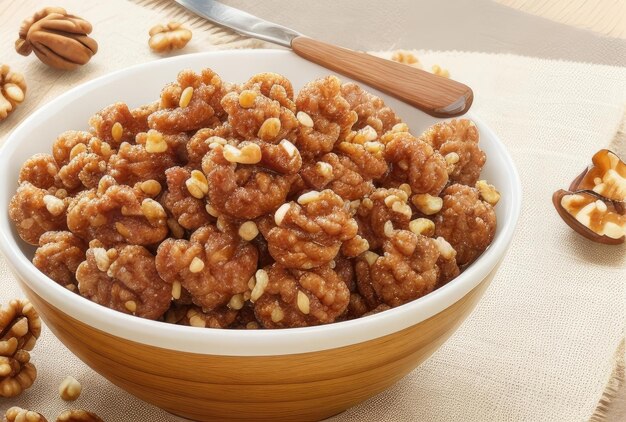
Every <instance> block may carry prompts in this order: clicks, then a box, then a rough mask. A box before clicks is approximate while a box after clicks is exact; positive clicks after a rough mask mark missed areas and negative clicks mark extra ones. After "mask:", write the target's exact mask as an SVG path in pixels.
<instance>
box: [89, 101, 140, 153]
mask: <svg viewBox="0 0 626 422" xmlns="http://www.w3.org/2000/svg"><path fill="white" fill-rule="evenodd" d="M89 126H91V128H92V131H93V133H94V134H95V136H97V137H98V138H100V139H101V140H103V141H104V142H106V143H108V144H109V145H111V146H112V147H113V148H118V147H119V146H120V144H121V143H122V142H133V141H134V140H135V136H136V135H137V134H138V133H139V132H142V131H144V130H145V123H144V122H142V120H141V119H135V116H133V114H132V113H131V111H130V110H129V109H128V106H127V105H126V104H125V103H114V104H111V105H110V106H107V107H105V108H103V109H102V110H100V111H99V112H97V113H96V114H94V115H93V116H92V117H91V118H90V119H89Z"/></svg>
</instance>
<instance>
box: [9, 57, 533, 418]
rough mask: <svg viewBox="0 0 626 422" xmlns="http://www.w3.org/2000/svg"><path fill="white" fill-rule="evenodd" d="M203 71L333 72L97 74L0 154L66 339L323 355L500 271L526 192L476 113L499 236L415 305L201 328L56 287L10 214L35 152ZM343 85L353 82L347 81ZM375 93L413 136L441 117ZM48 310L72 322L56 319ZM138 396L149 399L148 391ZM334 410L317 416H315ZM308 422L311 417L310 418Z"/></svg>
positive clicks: (269, 64) (20, 262)
mask: <svg viewBox="0 0 626 422" xmlns="http://www.w3.org/2000/svg"><path fill="white" fill-rule="evenodd" d="M204 67H210V68H212V69H214V70H215V71H217V73H218V74H220V75H221V76H222V77H223V78H224V79H225V80H228V81H233V82H234V81H236V82H243V81H245V80H247V79H248V78H249V77H250V76H251V75H253V74H255V73H259V72H268V71H271V72H277V73H281V74H284V75H286V76H287V77H288V78H289V79H290V80H291V81H292V83H293V85H294V88H295V89H296V90H297V89H299V88H300V87H302V86H303V84H305V83H306V82H308V81H310V80H312V79H315V78H317V77H321V76H325V75H328V74H329V73H331V72H330V71H328V70H327V69H324V68H322V67H320V66H317V65H315V64H313V63H310V62H308V61H305V60H303V59H301V58H299V57H298V56H296V55H295V54H293V53H291V52H288V51H279V50H239V51H223V52H210V53H200V54H193V55H186V56H177V57H173V58H169V59H164V60H159V61H154V62H150V63H145V64H142V65H138V66H133V67H131V68H128V69H124V70H121V71H118V72H114V73H111V74H109V75H106V76H103V77H100V78H97V79H95V80H93V81H91V82H88V83H86V84H83V85H81V86H79V87H76V88H74V89H72V90H70V91H68V92H67V93H65V94H64V95H62V96H60V97H58V98H56V99H54V100H52V101H51V102H50V103H48V104H46V105H45V106H43V107H42V108H40V109H39V110H38V111H36V112H35V113H33V114H32V115H31V116H30V117H29V118H28V119H26V120H25V121H24V122H23V123H22V124H21V125H20V126H19V127H18V128H17V129H15V130H14V131H13V133H12V134H11V135H10V136H9V138H8V139H7V141H6V143H5V144H4V146H3V147H2V149H1V150H0V248H1V250H2V252H3V253H4V255H5V257H6V259H7V262H8V263H9V266H10V267H11V269H12V270H13V272H14V273H15V274H16V276H17V278H18V279H19V280H20V281H21V282H22V283H23V286H24V288H25V291H26V293H27V295H28V296H29V297H30V298H31V300H33V302H35V304H36V305H37V304H39V305H40V306H38V308H39V309H40V312H41V313H42V315H43V317H44V319H45V320H46V321H47V322H48V325H49V326H50V327H51V328H52V329H53V331H55V332H56V334H57V335H58V336H59V337H60V338H61V340H63V341H66V336H64V335H63V334H62V333H61V332H60V331H61V330H62V329H61V328H60V327H62V326H63V323H61V322H60V321H66V322H67V320H71V321H79V322H80V323H82V324H83V325H84V326H86V327H91V328H93V329H95V330H94V331H95V332H100V333H106V334H108V335H110V336H114V337H115V338H116V339H119V340H120V341H129V342H132V344H134V345H142V346H146V347H156V348H159V349H164V350H168V351H172V352H182V353H187V354H192V355H206V356H213V357H219V356H230V357H242V358H246V357H250V358H259V357H276V356H287V355H293V354H313V355H314V354H315V353H316V352H322V351H327V352H330V351H332V350H341V348H344V347H352V346H357V345H363V344H367V343H368V342H371V341H375V340H377V339H381V338H385V337H386V336H393V335H394V334H397V333H399V332H401V331H403V330H405V329H409V328H411V327H416V326H419V325H420V324H421V323H422V322H424V321H426V320H428V319H429V318H431V317H433V316H435V315H437V314H440V313H441V312H442V311H444V310H446V309H448V308H450V307H452V306H453V305H455V304H457V302H459V301H460V300H461V299H463V298H464V297H465V296H466V295H468V293H470V292H472V291H473V290H475V289H476V288H477V286H479V284H481V282H483V281H485V280H487V279H489V278H490V277H489V275H490V274H491V275H493V272H494V271H495V268H496V267H497V265H498V264H499V262H500V261H501V260H502V258H503V256H504V254H505V252H506V250H507V248H508V246H509V244H510V242H511V239H512V236H513V231H514V229H515V226H516V223H517V219H518V216H519V212H520V206H521V187H520V181H519V177H518V174H517V171H516V169H515V165H514V163H513V162H512V160H511V157H510V156H509V154H508V153H507V151H506V148H505V147H504V145H503V144H502V142H501V141H500V140H499V139H498V137H497V136H496V134H495V133H493V131H492V130H491V129H489V127H487V126H486V125H485V124H483V123H482V122H481V121H480V119H478V118H477V117H476V116H474V115H472V114H471V113H469V114H468V115H467V116H466V117H468V118H471V119H472V120H474V121H475V122H476V124H477V126H478V129H479V132H480V146H481V148H482V149H483V150H484V151H485V152H486V154H487V157H488V158H487V164H486V165H485V168H484V170H483V175H482V177H483V178H486V179H487V180H489V181H490V182H492V183H494V184H495V185H496V186H497V187H498V189H499V190H500V192H501V194H502V198H501V200H500V203H499V204H498V206H497V207H496V213H497V217H498V228H497V231H496V235H495V239H494V241H493V243H492V244H491V246H490V247H489V248H488V249H487V251H485V253H484V254H483V255H482V256H481V257H480V258H479V259H478V260H477V261H476V262H474V263H473V264H472V265H471V266H470V267H469V268H468V269H467V270H466V271H465V272H463V273H462V274H461V275H460V276H459V277H458V278H456V279H455V280H454V281H453V282H451V283H449V284H447V285H445V286H443V287H442V288H440V289H438V290H436V291H435V292H433V293H430V294H428V295H426V296H424V297H422V298H420V299H418V300H415V301H413V302H411V303H408V304H406V305H403V306H400V307H398V308H395V309H393V310H391V311H388V312H383V313H379V314H376V315H372V316H369V317H366V318H361V319H356V320H352V321H346V322H341V323H336V324H330V325H325V326H318V327H308V328H298V329H289V330H261V331H240V330H216V329H197V328H194V327H184V326H178V325H171V324H165V323H160V322H155V321H148V320H145V319H141V318H136V317H132V316H129V315H126V314H123V313H120V312H116V311H113V310H110V309H107V308H105V307H102V306H100V305H97V304H95V303H92V302H90V301H88V300H87V299H84V298H82V297H80V296H78V295H76V294H74V293H71V292H70V291H68V290H66V289H64V288H63V287H61V286H59V285H57V284H56V283H54V282H51V281H50V280H49V279H48V278H47V277H46V276H45V275H43V274H42V273H40V272H39V271H38V270H37V269H36V268H35V267H34V266H33V265H32V263H31V257H32V254H33V250H34V249H33V248H32V247H30V246H28V245H26V244H25V243H24V242H22V241H21V240H20V239H19V236H18V235H17V233H16V231H15V230H14V229H13V227H12V224H11V222H10V221H9V218H8V209H7V207H8V203H9V200H10V198H11V197H12V195H13V194H14V193H15V190H16V187H17V177H18V172H19V169H20V166H21V164H22V163H23V162H24V161H25V160H26V159H27V158H28V157H30V156H31V155H33V154H35V153H40V152H50V150H51V145H52V143H53V141H54V139H55V138H56V136H57V135H58V134H60V133H61V132H63V131H65V130H69V129H86V128H87V121H88V119H89V117H90V116H91V115H92V114H94V112H96V111H98V110H99V109H101V108H103V107H104V106H106V105H109V104H111V103H113V102H116V101H125V102H126V103H127V104H128V105H129V106H130V107H135V106H139V105H141V104H145V103H148V102H150V101H153V100H155V99H156V98H158V95H159V92H160V90H161V88H162V87H163V86H164V85H165V84H166V83H168V82H171V81H172V80H174V79H175V78H176V75H177V73H178V72H179V71H180V70H181V69H184V68H192V69H194V70H199V69H202V68H204ZM342 80H348V79H347V78H343V77H342ZM371 91H372V92H374V93H375V94H376V95H379V96H381V97H382V98H384V99H385V101H386V103H387V104H388V105H389V106H391V107H392V108H393V109H394V110H395V111H396V112H397V113H398V114H399V115H400V116H401V117H402V118H403V120H404V121H405V122H406V123H408V125H409V127H410V128H411V131H412V132H413V133H420V132H421V131H422V130H423V129H425V128H426V127H428V126H429V125H431V124H433V123H435V122H436V121H438V119H435V118H433V117H430V116H428V115H426V114H424V113H422V112H420V111H418V110H416V109H414V108H412V107H410V106H407V105H406V104H404V103H401V102H399V101H397V100H395V99H393V98H391V97H389V96H388V95H385V94H382V93H380V92H377V91H376V90H371ZM486 284H487V283H485V285H486ZM478 296H480V295H478ZM48 309H50V310H52V311H50V312H54V313H55V314H60V315H62V316H63V317H62V318H61V319H57V318H56V317H54V318H53V317H52V316H51V314H50V313H49V312H48V311H47V310H48ZM467 312H469V311H467ZM467 312H463V313H459V318H458V319H459V320H462V319H463V318H462V317H464V315H466V314H467ZM456 325H458V324H454V326H455V327H456ZM452 331H454V327H451V328H450V330H449V333H451V332H452ZM447 335H449V334H447ZM447 335H446V337H447ZM66 342H67V341H66ZM74 351H75V352H76V350H74ZM432 351H434V350H432ZM432 351H430V352H429V353H428V354H430V353H432ZM77 354H78V355H79V357H81V358H82V359H83V360H85V361H86V362H87V363H89V364H90V365H92V367H94V368H95V369H97V370H99V371H100V372H102V373H103V374H104V375H105V376H107V377H109V378H110V379H112V380H113V381H114V382H116V383H117V384H118V385H122V386H124V388H127V389H128V390H129V391H131V392H133V393H135V394H137V392H136V391H134V390H133V388H128V386H127V385H125V384H124V382H122V381H120V380H119V379H117V378H116V377H115V376H114V375H112V374H110V373H107V371H106V370H103V369H102V368H101V365H98V364H97V363H94V362H93V359H90V358H89V357H88V356H87V355H89V352H88V351H85V352H83V353H81V352H78V353H77ZM86 356H87V357H86ZM423 359H424V358H420V359H419V361H422V360H423ZM416 362H417V361H416ZM417 363H419V362H417ZM417 363H415V364H414V365H413V366H415V365H416V364H417ZM408 369H409V370H410V369H411V368H408ZM404 372H407V371H406V370H405V371H404ZM396 378H397V377H396ZM379 390H380V388H378V391H379ZM137 395H139V396H140V397H142V398H144V399H147V400H150V398H149V397H146V396H145V395H143V396H142V394H137ZM362 398H365V395H364V396H363V397H361V399H362ZM152 401H153V402H155V403H157V404H159V405H161V406H163V407H165V408H167V409H169V410H172V411H174V412H176V413H178V414H181V415H187V416H189V415H191V416H192V417H196V418H198V419H202V418H204V416H203V415H202V414H200V413H198V415H195V414H192V413H188V414H185V413H184V412H181V411H180V410H179V409H177V408H174V407H172V406H170V405H168V404H167V403H166V404H164V403H163V402H162V401H161V402H160V401H158V400H156V401H155V400H152ZM168 406H169V407H168ZM334 410H337V409H334ZM334 410H333V411H334ZM327 413H328V412H326V413H323V412H322V413H318V414H316V416H315V417H318V416H324V415H326V414H327ZM215 415H217V413H215V414H213V416H211V417H217V416H215ZM307 415H308V414H307ZM301 416H302V417H303V418H307V417H308V418H310V416H306V415H305V414H304V413H302V414H301Z"/></svg>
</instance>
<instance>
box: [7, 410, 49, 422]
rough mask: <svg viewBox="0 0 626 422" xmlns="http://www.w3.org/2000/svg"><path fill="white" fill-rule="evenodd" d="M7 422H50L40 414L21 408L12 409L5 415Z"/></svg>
mask: <svg viewBox="0 0 626 422" xmlns="http://www.w3.org/2000/svg"><path fill="white" fill-rule="evenodd" d="M4 417H5V418H6V419H5V420H6V422H48V420H47V419H46V418H44V417H43V416H42V415H41V414H40V413H37V412H34V411H32V410H26V409H22V408H21V407H17V406H15V407H11V408H10V409H9V410H7V411H6V413H5V414H4Z"/></svg>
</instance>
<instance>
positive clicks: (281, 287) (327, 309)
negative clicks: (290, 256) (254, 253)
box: [253, 264, 350, 328]
mask: <svg viewBox="0 0 626 422" xmlns="http://www.w3.org/2000/svg"><path fill="white" fill-rule="evenodd" d="M255 278H256V284H259V283H260V282H262V281H261V280H263V279H264V278H266V279H267V283H266V285H265V287H264V289H263V291H262V292H261V294H260V296H258V298H256V299H255V301H254V313H255V315H256V317H257V319H258V321H259V322H260V323H261V325H262V326H263V327H265V328H290V327H306V326H311V325H318V324H328V323H330V322H334V321H335V320H336V319H337V317H339V316H340V315H342V314H343V313H344V312H345V310H346V309H347V307H348V302H349V301H350V291H349V290H348V287H347V286H346V283H345V282H344V281H343V280H342V279H341V278H340V277H339V276H338V275H337V273H335V272H334V271H333V270H332V269H331V268H330V267H329V266H328V265H324V266H321V267H318V268H315V269H312V270H308V271H301V270H294V269H288V268H285V267H283V266H281V265H279V264H273V265H272V266H271V267H268V268H265V269H264V270H259V271H258V272H257V275H256V277H255ZM264 284H265V283H264ZM255 288H256V285H255ZM253 292H254V290H253Z"/></svg>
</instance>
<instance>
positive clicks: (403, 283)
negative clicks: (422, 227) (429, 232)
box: [371, 230, 439, 307]
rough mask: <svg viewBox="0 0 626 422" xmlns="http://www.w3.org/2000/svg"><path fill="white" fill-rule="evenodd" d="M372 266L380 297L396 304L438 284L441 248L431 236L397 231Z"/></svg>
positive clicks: (400, 303) (393, 304)
mask: <svg viewBox="0 0 626 422" xmlns="http://www.w3.org/2000/svg"><path fill="white" fill-rule="evenodd" d="M383 250H384V252H385V253H384V255H383V256H381V257H380V258H378V259H376V261H375V262H374V264H373V265H372V268H371V281H372V287H373V288H374V291H375V292H376V296H377V297H378V298H380V299H381V300H382V301H383V302H384V303H386V304H387V305H389V306H392V307H395V306H399V305H402V304H404V303H407V302H410V301H412V300H414V299H417V298H419V297H422V296H424V295H425V294H427V293H430V292H431V291H432V290H433V289H434V288H435V286H436V285H437V278H438V276H439V268H438V267H437V265H436V263H437V259H438V258H439V250H438V248H437V245H436V242H435V241H434V240H433V239H431V238H428V237H425V236H421V235H416V234H414V233H412V232H410V231H407V230H396V231H394V232H393V234H392V236H391V237H390V238H389V239H388V240H386V241H385V242H384V244H383Z"/></svg>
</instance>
